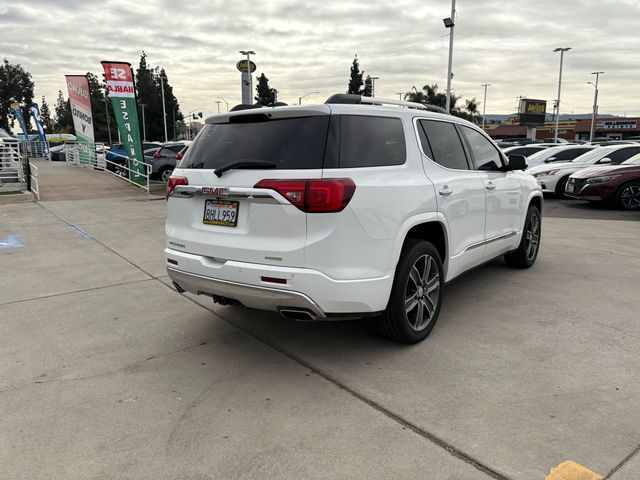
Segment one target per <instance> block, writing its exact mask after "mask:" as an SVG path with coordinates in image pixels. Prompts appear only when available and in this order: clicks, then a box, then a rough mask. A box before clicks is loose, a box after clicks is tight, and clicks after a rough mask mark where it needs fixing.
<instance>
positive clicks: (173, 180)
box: [167, 177, 189, 200]
mask: <svg viewBox="0 0 640 480" xmlns="http://www.w3.org/2000/svg"><path fill="white" fill-rule="evenodd" d="M178 185H189V180H187V178H186V177H169V181H168V182H167V200H169V197H170V196H171V194H172V193H173V191H174V190H175V188H176V187H177V186H178Z"/></svg>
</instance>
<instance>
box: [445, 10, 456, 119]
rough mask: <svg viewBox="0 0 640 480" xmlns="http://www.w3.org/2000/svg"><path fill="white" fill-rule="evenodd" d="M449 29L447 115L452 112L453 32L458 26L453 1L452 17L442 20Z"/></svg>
mask: <svg viewBox="0 0 640 480" xmlns="http://www.w3.org/2000/svg"><path fill="white" fill-rule="evenodd" d="M442 21H443V22H444V26H445V28H448V29H449V67H448V69H447V113H449V112H450V110H451V77H453V73H451V68H452V67H453V32H454V30H455V26H456V0H451V16H450V17H448V18H445V19H443V20H442Z"/></svg>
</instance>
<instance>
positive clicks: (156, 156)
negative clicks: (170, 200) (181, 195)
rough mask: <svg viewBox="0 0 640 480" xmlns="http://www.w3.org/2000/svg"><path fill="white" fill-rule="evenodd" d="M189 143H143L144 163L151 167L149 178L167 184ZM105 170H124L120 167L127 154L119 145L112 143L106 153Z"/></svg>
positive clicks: (124, 163) (125, 161)
mask: <svg viewBox="0 0 640 480" xmlns="http://www.w3.org/2000/svg"><path fill="white" fill-rule="evenodd" d="M190 144H191V142H190V141H178V142H165V143H159V142H143V143H142V149H143V150H144V162H145V163H148V164H149V165H151V178H152V179H154V180H161V181H163V182H167V181H168V180H169V177H170V176H171V174H172V173H173V169H174V168H176V164H177V163H178V162H179V161H180V160H181V159H182V157H183V156H184V154H185V153H186V151H187V149H188V148H189V145H190ZM106 158H107V161H108V163H107V169H109V170H111V171H113V172H122V173H123V174H125V172H126V170H125V169H124V168H122V167H121V165H122V166H124V165H126V163H127V159H128V157H127V152H126V151H125V148H124V146H123V145H122V144H121V143H114V144H113V145H111V147H110V148H109V150H108V151H107V155H106Z"/></svg>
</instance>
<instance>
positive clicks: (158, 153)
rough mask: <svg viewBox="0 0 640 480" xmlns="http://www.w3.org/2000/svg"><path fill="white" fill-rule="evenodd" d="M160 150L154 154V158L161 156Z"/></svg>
mask: <svg viewBox="0 0 640 480" xmlns="http://www.w3.org/2000/svg"><path fill="white" fill-rule="evenodd" d="M160 157H161V155H160V151H157V152H156V153H154V154H153V158H160Z"/></svg>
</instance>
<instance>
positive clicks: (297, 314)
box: [280, 308, 317, 322]
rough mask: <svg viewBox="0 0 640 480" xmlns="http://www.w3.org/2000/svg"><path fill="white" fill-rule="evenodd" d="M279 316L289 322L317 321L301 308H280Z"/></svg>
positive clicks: (312, 315)
mask: <svg viewBox="0 0 640 480" xmlns="http://www.w3.org/2000/svg"><path fill="white" fill-rule="evenodd" d="M280 315H282V316H283V317H284V318H288V319H290V320H297V321H299V322H313V321H315V320H317V318H316V316H315V315H314V314H313V313H311V312H310V311H309V310H305V309H302V308H281V309H280Z"/></svg>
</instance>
